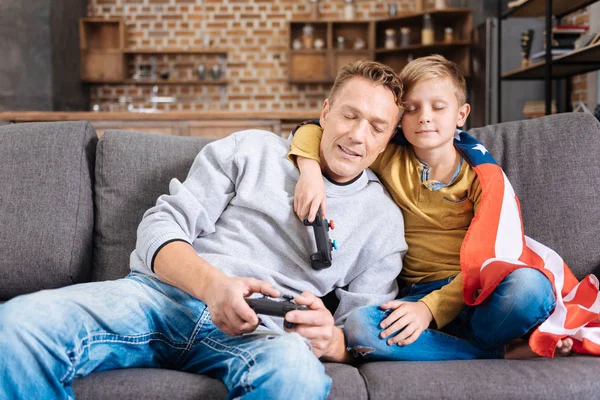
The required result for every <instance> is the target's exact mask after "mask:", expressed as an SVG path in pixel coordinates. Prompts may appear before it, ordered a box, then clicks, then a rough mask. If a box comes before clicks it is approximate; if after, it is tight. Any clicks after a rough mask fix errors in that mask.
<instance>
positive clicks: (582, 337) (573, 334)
mask: <svg viewBox="0 0 600 400" xmlns="http://www.w3.org/2000/svg"><path fill="white" fill-rule="evenodd" d="M454 145H455V147H456V148H457V149H458V151H460V152H461V154H462V155H463V156H464V157H465V159H466V160H467V162H468V163H469V164H470V165H471V166H472V167H473V169H474V170H475V172H476V173H477V177H478V178H479V181H480V184H481V189H482V196H481V201H480V205H479V208H478V210H477V213H476V214H475V216H474V218H473V221H472V222H471V225H470V227H469V229H468V231H467V234H466V236H465V239H464V241H463V244H462V247H461V250H460V264H461V270H462V274H463V294H464V298H465V302H466V303H467V304H468V305H470V306H473V305H477V304H480V303H481V302H482V301H484V300H485V299H486V298H487V297H488V296H489V295H490V294H491V293H492V292H493V291H494V289H495V287H496V286H497V285H498V284H499V283H500V282H501V281H502V280H503V279H504V278H505V277H506V276H507V275H508V274H509V273H510V272H512V271H514V270H515V269H517V268H535V269H537V270H539V271H540V272H542V273H543V274H544V275H545V276H546V277H547V278H548V279H549V280H550V282H551V283H552V285H553V287H554V293H555V295H556V307H555V309H554V311H552V313H551V314H550V316H549V317H548V319H547V320H546V321H544V322H543V323H542V324H541V325H540V326H539V327H538V328H537V329H535V331H534V332H533V334H532V335H531V336H530V339H529V346H530V347H531V349H532V350H533V351H534V352H535V353H537V354H539V355H540V356H544V357H553V356H554V350H555V348H556V344H557V343H558V341H559V340H561V339H563V338H566V337H570V338H572V339H573V351H574V352H577V353H586V354H597V355H600V321H599V319H598V317H599V313H600V296H599V295H598V279H597V278H596V277H595V276H594V275H588V276H586V277H585V278H584V279H583V280H582V281H581V282H579V281H578V280H577V278H576V277H575V275H573V273H572V272H571V270H570V269H569V267H568V266H567V264H565V262H564V261H563V260H562V258H561V257H560V256H559V255H558V254H557V253H556V252H554V251H553V250H551V249H549V248H548V247H546V246H544V245H543V244H541V243H539V242H536V241H535V240H533V239H531V238H529V237H527V236H525V234H524V232H523V223H522V220H521V210H520V205H519V200H518V198H517V196H516V195H515V192H514V190H513V188H512V186H511V185H510V182H509V181H508V178H507V177H506V175H505V174H504V171H502V168H500V166H499V165H498V164H497V163H496V161H495V160H494V158H493V157H492V156H491V155H490V153H489V152H488V151H487V149H486V148H485V146H484V145H483V144H482V143H481V142H479V141H478V140H477V139H475V138H474V137H472V136H470V135H469V134H467V133H466V132H462V131H459V130H457V133H456V136H455V139H454Z"/></svg>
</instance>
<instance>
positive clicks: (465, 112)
mask: <svg viewBox="0 0 600 400" xmlns="http://www.w3.org/2000/svg"><path fill="white" fill-rule="evenodd" d="M470 112H471V106H470V105H469V103H465V104H463V105H462V106H460V108H459V109H458V118H457V119H456V126H457V127H459V128H461V127H462V126H463V125H464V124H465V122H467V117H468V116H469V113H470Z"/></svg>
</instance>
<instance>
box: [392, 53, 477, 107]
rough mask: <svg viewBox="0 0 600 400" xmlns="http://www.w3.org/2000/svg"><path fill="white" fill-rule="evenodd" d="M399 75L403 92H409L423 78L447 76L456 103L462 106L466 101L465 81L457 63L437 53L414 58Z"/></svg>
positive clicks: (443, 77)
mask: <svg viewBox="0 0 600 400" xmlns="http://www.w3.org/2000/svg"><path fill="white" fill-rule="evenodd" d="M399 76H400V80H401V81H402V85H403V87H404V94H406V93H408V92H410V90H411V89H412V88H414V87H415V85H416V84H417V83H419V82H421V81H423V80H427V79H445V78H449V79H450V82H451V83H452V86H454V92H455V94H456V100H458V105H459V106H462V105H463V104H465V102H466V101H467V83H466V82H465V78H464V77H463V75H462V74H461V73H460V70H459V69H458V65H456V64H455V63H453V62H452V61H450V60H448V59H446V58H445V57H444V56H441V55H439V54H434V55H431V56H427V57H421V58H416V59H414V60H413V61H411V62H409V63H408V64H407V65H406V67H404V69H402V71H400V74H399Z"/></svg>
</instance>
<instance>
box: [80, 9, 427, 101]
mask: <svg viewBox="0 0 600 400" xmlns="http://www.w3.org/2000/svg"><path fill="white" fill-rule="evenodd" d="M355 4H356V9H357V19H372V18H381V17H385V16H386V15H387V2H384V1H381V0H356V1H355ZM396 4H397V5H398V9H399V10H400V11H410V10H411V9H412V7H413V5H412V4H413V1H411V0H397V1H396ZM426 4H428V5H429V6H433V0H427V1H426ZM343 6H344V2H343V0H321V15H322V18H329V19H334V18H341V15H342V11H343ZM309 13H310V3H309V0H253V1H251V0H89V6H88V15H89V16H104V17H117V16H120V17H123V18H124V19H125V22H126V36H127V38H128V42H127V44H126V46H128V47H132V48H144V47H156V46H164V47H183V46H190V47H204V45H205V44H206V41H207V40H208V41H210V45H211V46H212V47H218V48H222V47H224V48H229V49H231V51H230V52H229V54H228V56H227V67H226V73H225V77H226V79H227V80H228V81H229V84H228V85H227V86H223V87H219V86H170V85H162V86H159V91H158V95H159V96H177V97H178V98H179V99H182V101H181V102H178V103H176V104H158V105H157V107H158V108H161V109H164V110H169V111H196V110H198V111H211V110H224V111H280V110H315V109H319V108H320V107H321V104H322V101H323V99H324V98H325V97H326V95H327V92H328V89H329V86H328V85H317V84H303V85H297V84H294V85H292V84H289V83H288V82H287V61H288V60H287V53H286V51H287V48H288V43H287V41H288V32H287V27H288V24H287V22H288V21H289V20H293V19H301V18H306V17H308V16H309ZM148 59H149V57H148V56H137V57H135V60H132V61H131V62H130V65H129V68H130V70H133V69H134V68H135V65H136V63H139V62H147V61H148ZM200 63H202V64H205V65H207V66H209V67H210V66H211V65H213V64H216V63H218V59H217V58H216V57H215V56H188V55H180V56H175V55H170V56H159V57H158V58H157V66H158V68H157V69H158V71H159V72H160V71H161V69H163V70H164V69H167V68H168V69H169V70H171V71H172V73H174V74H175V73H176V74H178V75H183V74H185V73H192V72H191V71H193V67H194V66H195V65H198V64H200ZM151 90H152V87H151V86H142V85H95V86H93V87H92V90H91V103H92V104H99V105H101V106H102V108H103V109H110V110H119V109H124V108H125V104H126V103H125V102H129V101H130V102H132V103H133V105H134V106H135V107H150V106H151V105H150V104H149V103H148V102H147V100H148V98H149V97H150V95H151ZM119 99H121V100H122V101H123V103H119Z"/></svg>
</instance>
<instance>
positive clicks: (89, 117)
mask: <svg viewBox="0 0 600 400" xmlns="http://www.w3.org/2000/svg"><path fill="white" fill-rule="evenodd" d="M319 113H320V110H315V111H281V112H278V111H271V112H248V111H245V112H236V111H194V112H191V111H190V112H178V111H170V112H155V113H143V112H103V111H100V112H93V111H14V112H13V111H2V112H0V121H11V122H28V121H30V122H33V121H82V120H85V121H106V120H120V121H123V120H129V121H139V120H146V121H147V120H152V121H176V120H209V119H212V120H215V119H216V120H228V119H246V120H250V119H253V120H293V121H304V120H309V119H315V118H318V117H319Z"/></svg>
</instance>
